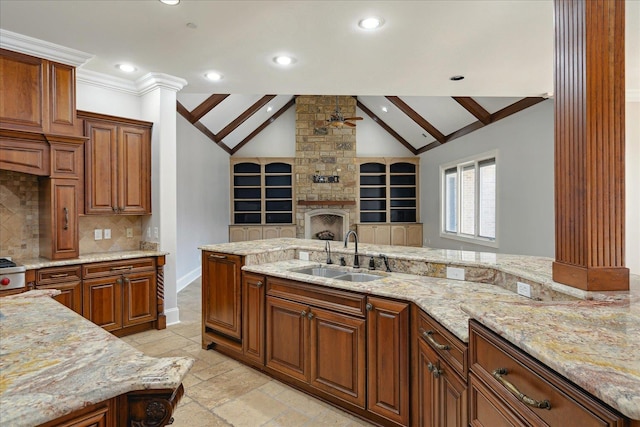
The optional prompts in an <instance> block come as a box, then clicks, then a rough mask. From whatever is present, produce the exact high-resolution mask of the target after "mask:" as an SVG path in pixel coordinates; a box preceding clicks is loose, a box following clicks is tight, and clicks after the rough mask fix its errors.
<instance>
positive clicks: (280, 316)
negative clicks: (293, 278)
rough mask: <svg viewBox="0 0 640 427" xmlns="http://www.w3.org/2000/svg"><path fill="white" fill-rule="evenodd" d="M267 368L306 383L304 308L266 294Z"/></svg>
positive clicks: (307, 344)
mask: <svg viewBox="0 0 640 427" xmlns="http://www.w3.org/2000/svg"><path fill="white" fill-rule="evenodd" d="M266 309H267V333H266V337H267V355H266V359H267V360H266V365H267V366H268V367H269V368H272V369H274V370H276V371H279V372H282V373H284V374H286V375H289V376H291V377H293V378H297V379H299V380H301V381H305V382H308V381H309V356H308V352H309V322H308V320H307V315H308V313H309V308H308V307H307V306H306V305H303V304H298V303H295V302H291V301H286V300H283V299H280V298H275V297H272V296H269V295H267V308H266Z"/></svg>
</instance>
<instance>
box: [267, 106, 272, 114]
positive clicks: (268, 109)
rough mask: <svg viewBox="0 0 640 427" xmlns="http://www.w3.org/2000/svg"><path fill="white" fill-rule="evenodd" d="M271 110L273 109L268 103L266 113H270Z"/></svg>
mask: <svg viewBox="0 0 640 427" xmlns="http://www.w3.org/2000/svg"><path fill="white" fill-rule="evenodd" d="M271 111H273V107H272V106H271V105H269V106H268V107H267V113H270V112H271Z"/></svg>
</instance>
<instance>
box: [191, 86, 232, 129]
mask: <svg viewBox="0 0 640 427" xmlns="http://www.w3.org/2000/svg"><path fill="white" fill-rule="evenodd" d="M228 96H229V94H228V93H227V94H219V93H214V94H213V95H211V96H210V97H209V98H207V99H205V100H204V102H202V103H201V104H200V105H198V106H197V107H196V108H194V109H193V111H192V112H191V116H192V117H193V121H192V122H191V123H195V122H197V121H198V120H200V119H201V118H203V117H204V116H205V115H206V114H207V113H208V112H209V111H211V110H213V109H214V108H215V107H216V106H217V105H218V104H220V103H221V102H222V101H224V100H225V99H226V98H227V97H228Z"/></svg>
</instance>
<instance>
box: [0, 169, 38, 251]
mask: <svg viewBox="0 0 640 427" xmlns="http://www.w3.org/2000/svg"><path fill="white" fill-rule="evenodd" d="M39 232H40V231H39V222H38V177H37V176H35V175H28V174H25V173H19V172H12V171H7V170H0V256H10V257H13V258H16V259H19V258H33V257H37V256H38V253H39V251H40V245H39V241H38V240H39Z"/></svg>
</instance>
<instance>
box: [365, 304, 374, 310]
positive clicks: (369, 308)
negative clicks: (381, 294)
mask: <svg viewBox="0 0 640 427" xmlns="http://www.w3.org/2000/svg"><path fill="white" fill-rule="evenodd" d="M364 308H366V309H367V311H371V310H373V304H371V303H370V302H368V303H367V305H365V306H364Z"/></svg>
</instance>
